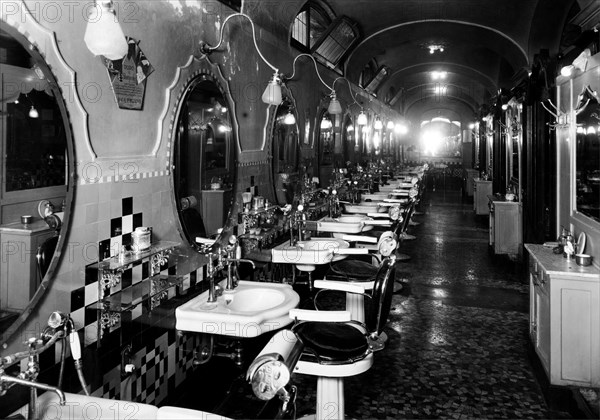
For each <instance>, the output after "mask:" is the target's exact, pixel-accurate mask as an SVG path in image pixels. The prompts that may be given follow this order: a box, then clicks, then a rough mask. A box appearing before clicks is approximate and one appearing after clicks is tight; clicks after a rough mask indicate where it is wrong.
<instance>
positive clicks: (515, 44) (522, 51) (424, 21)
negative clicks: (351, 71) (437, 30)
mask: <svg viewBox="0 0 600 420" xmlns="http://www.w3.org/2000/svg"><path fill="white" fill-rule="evenodd" d="M431 23H454V24H457V25H465V26H472V27H476V28H480V29H484V30H486V31H490V32H494V33H495V34H497V35H499V36H500V37H502V38H504V39H506V40H508V41H509V43H511V44H513V45H514V46H515V47H516V48H517V49H518V50H519V51H520V52H521V54H522V55H523V58H524V59H525V62H526V63H527V65H529V55H528V54H527V52H526V51H525V49H524V48H523V47H522V46H521V44H519V43H518V42H517V41H515V40H514V39H512V38H511V37H509V36H508V35H506V34H505V33H503V32H501V31H499V30H498V29H495V28H492V27H489V26H486V25H481V24H478V23H473V22H466V21H463V20H455V19H421V20H413V21H409V22H403V23H399V24H397V25H393V26H388V27H387V28H384V29H381V30H379V31H377V32H374V33H372V34H371V35H369V36H367V37H365V38H364V39H362V40H361V41H360V42H359V43H358V44H357V45H356V47H354V48H353V49H352V51H351V52H350V54H349V55H348V58H346V60H345V63H344V74H346V73H347V70H348V68H347V67H348V64H349V63H350V62H351V60H352V57H353V55H354V53H355V52H356V51H358V50H359V49H360V47H361V46H363V44H366V43H367V42H368V41H370V40H371V39H373V38H375V37H377V36H379V35H382V34H384V33H385V32H388V31H392V30H394V29H398V28H401V27H404V26H409V25H418V24H431Z"/></svg>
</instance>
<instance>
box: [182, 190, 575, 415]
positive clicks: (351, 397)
mask: <svg viewBox="0 0 600 420" xmlns="http://www.w3.org/2000/svg"><path fill="white" fill-rule="evenodd" d="M422 210H423V212H424V214H423V215H420V216H418V217H415V219H416V220H419V221H422V222H423V223H421V224H420V225H418V226H415V227H412V228H411V233H412V234H414V235H416V237H417V238H416V239H415V240H414V241H410V242H405V244H404V247H403V250H402V252H403V253H405V254H409V255H411V256H412V259H411V260H410V261H408V262H402V263H400V265H399V267H398V270H399V272H398V274H399V278H400V281H401V284H399V285H398V291H397V292H396V293H395V295H394V299H393V305H392V311H391V315H390V322H389V325H388V328H387V333H388V335H389V342H388V344H387V347H386V348H385V349H384V350H383V351H381V352H379V353H377V354H376V355H375V364H374V366H373V367H372V368H371V369H370V370H369V371H367V372H366V373H364V374H362V375H358V376H355V377H351V378H348V379H347V380H346V381H345V400H346V407H345V412H346V415H347V417H349V418H356V419H365V418H369V419H370V418H382V419H385V418H388V419H397V418H453V419H459V418H469V419H470V418H485V419H491V418H494V419H497V418H503V419H521V418H537V419H539V418H573V417H579V416H578V413H577V412H576V411H573V410H570V409H569V406H568V405H567V404H566V403H565V404H562V403H561V402H560V401H554V403H553V404H552V406H549V405H548V404H547V402H546V399H545V397H544V385H543V384H540V383H539V382H538V380H537V379H536V378H539V377H540V375H539V374H538V375H537V376H536V374H535V373H534V372H536V369H537V368H536V362H535V356H533V355H532V352H531V348H530V346H529V339H528V313H527V311H528V285H527V283H526V272H525V271H524V270H523V264H519V263H517V262H514V261H511V260H510V259H508V258H503V257H499V256H493V255H491V254H490V253H489V251H488V226H487V219H486V218H484V217H482V218H477V217H476V216H475V215H474V213H473V211H472V204H471V203H470V202H468V200H463V197H462V196H461V195H460V193H458V192H447V191H446V192H444V191H437V192H430V193H428V197H427V199H426V200H424V202H423V205H422ZM221 362H222V361H219V363H221ZM223 362H225V363H224V364H221V365H220V366H222V367H221V368H214V366H213V367H212V368H209V367H207V368H205V370H204V371H201V370H199V372H198V375H197V381H199V382H196V384H197V385H198V386H202V387H206V385H201V383H203V382H205V381H206V378H207V377H211V378H212V379H213V380H215V379H216V378H215V376H219V377H221V378H222V379H223V382H228V381H227V379H226V378H228V377H229V378H230V379H229V382H228V383H230V382H231V378H232V377H235V375H237V374H240V373H242V372H237V373H236V372H235V369H233V370H231V369H229V368H228V367H227V362H228V361H223ZM226 371H228V372H226ZM294 383H295V384H296V386H297V387H298V399H297V414H298V416H301V415H304V414H308V413H310V412H314V406H315V386H316V380H315V378H314V377H308V376H304V377H302V376H298V377H295V378H294ZM212 384H213V386H212V387H211V392H213V393H217V394H218V391H215V387H214V382H212ZM227 385H228V384H223V386H222V388H221V389H222V390H223V391H224V390H226V389H227ZM202 389H204V388H202ZM196 391H198V393H196V392H194V394H195V396H196V397H195V398H191V399H186V398H182V399H181V403H182V404H186V403H187V404H189V405H191V406H195V408H202V409H205V410H209V411H214V410H216V411H218V412H219V413H220V414H223V415H226V416H230V417H237V418H240V417H242V418H249V417H256V416H257V411H256V410H257V407H260V404H258V403H257V401H256V400H253V398H252V397H251V396H249V395H248V387H247V386H246V385H245V384H244V382H243V380H238V381H236V382H235V383H234V386H233V387H232V388H231V392H230V394H229V398H227V399H225V400H223V399H221V400H220V401H222V404H219V405H215V401H216V400H218V398H217V399H216V400H215V397H214V396H211V397H208V396H207V397H206V398H205V400H204V401H203V398H202V393H203V391H201V390H200V389H198V388H196ZM211 392H205V395H206V394H210V393H211ZM210 400H212V401H210ZM192 401H193V402H192ZM561 404H562V405H561ZM569 410H570V411H569Z"/></svg>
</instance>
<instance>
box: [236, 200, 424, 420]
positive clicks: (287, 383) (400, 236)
mask: <svg viewBox="0 0 600 420" xmlns="http://www.w3.org/2000/svg"><path fill="white" fill-rule="evenodd" d="M416 191H417V194H413V195H411V197H410V199H409V200H408V202H407V203H406V204H404V205H403V206H402V207H401V208H400V209H399V210H400V213H399V217H398V219H397V220H396V221H394V223H393V224H392V227H391V229H389V230H385V231H378V232H377V231H375V232H374V231H370V232H369V234H368V235H366V236H365V237H366V238H367V237H370V238H373V237H376V238H377V240H376V245H374V246H372V247H369V246H365V249H366V251H367V252H365V257H367V258H362V259H361V258H352V259H344V260H340V261H337V262H335V263H331V264H330V267H329V270H328V272H327V274H326V275H325V278H324V279H323V280H315V281H314V289H315V290H316V293H315V295H314V298H313V303H314V308H315V309H314V310H306V309H294V310H292V311H290V318H291V319H292V320H293V321H294V323H293V326H292V327H291V328H290V329H285V330H282V331H280V332H278V333H277V334H276V335H275V336H274V337H273V339H272V340H271V341H270V342H269V343H268V344H267V346H265V348H264V349H263V350H262V351H261V352H260V354H259V355H258V356H257V357H256V358H255V359H254V361H253V363H252V364H251V365H250V367H249V369H248V370H247V380H248V381H249V382H250V383H251V384H252V388H253V392H254V394H255V395H256V396H257V397H259V398H260V399H263V400H271V399H273V398H275V397H278V398H279V400H280V402H281V406H280V409H279V412H278V415H277V416H276V417H280V418H284V417H288V418H289V417H294V415H295V410H294V400H295V394H296V389H295V387H294V386H293V385H292V383H291V381H292V375H294V374H304V375H311V376H316V377H317V396H316V414H315V417H314V418H316V419H324V418H327V419H338V420H342V419H344V415H345V409H344V378H345V377H350V376H354V375H359V374H361V373H364V372H366V371H367V370H368V369H370V368H371V366H372V365H373V363H374V358H375V357H374V353H376V352H378V351H381V350H384V348H385V343H386V341H387V336H386V334H385V332H384V327H385V325H386V323H387V319H388V316H389V313H390V309H391V303H392V295H393V292H394V287H395V283H396V266H397V264H398V263H399V262H400V261H406V260H408V259H409V257H408V256H406V255H405V254H402V253H401V252H400V251H401V249H402V244H403V243H404V242H405V241H406V240H410V239H414V236H413V237H412V238H409V239H406V235H407V229H408V228H409V226H411V220H412V216H413V214H414V212H415V207H416V205H417V204H418V203H419V200H420V197H421V193H422V190H420V189H417V190H416ZM355 239H356V238H355ZM366 242H367V243H371V242H372V239H366ZM329 291H338V292H345V293H346V310H342V311H339V310H333V311H332V310H320V307H321V306H322V305H320V303H319V302H320V300H321V297H322V296H324V294H326V293H327V292H329ZM365 301H368V302H365Z"/></svg>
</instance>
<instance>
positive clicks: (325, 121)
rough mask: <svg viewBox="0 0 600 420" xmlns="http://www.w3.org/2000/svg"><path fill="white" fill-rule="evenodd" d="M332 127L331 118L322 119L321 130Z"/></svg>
mask: <svg viewBox="0 0 600 420" xmlns="http://www.w3.org/2000/svg"><path fill="white" fill-rule="evenodd" d="M332 127H333V123H332V122H331V120H330V119H329V118H327V117H323V119H322V120H321V130H329V129H330V128H332Z"/></svg>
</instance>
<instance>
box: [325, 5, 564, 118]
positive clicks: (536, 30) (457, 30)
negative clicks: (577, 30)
mask: <svg viewBox="0 0 600 420" xmlns="http://www.w3.org/2000/svg"><path fill="white" fill-rule="evenodd" d="M327 1H328V3H329V4H330V5H331V6H332V8H333V10H335V11H336V13H337V14H338V15H345V16H347V17H349V18H350V19H352V20H354V21H355V22H357V24H358V25H359V27H360V29H361V33H362V39H361V41H360V42H359V43H358V44H357V45H356V47H355V48H354V49H353V50H352V51H350V52H349V54H348V56H347V58H346V61H345V67H344V70H345V71H344V73H345V76H346V77H348V78H349V79H350V80H351V81H353V82H355V83H358V81H359V76H360V74H361V72H362V70H363V69H364V68H365V66H366V65H367V64H368V63H370V62H373V61H375V62H376V63H377V64H378V65H379V66H386V67H388V69H389V72H388V76H387V78H386V79H385V80H384V81H383V83H382V84H381V85H380V87H379V89H378V90H377V92H376V94H377V96H378V97H380V98H382V99H383V98H391V97H395V98H396V99H397V100H396V101H395V103H394V105H393V107H394V108H395V109H397V110H398V111H400V112H403V113H404V112H405V113H407V116H408V114H410V115H412V116H414V117H415V118H416V115H415V113H418V112H427V111H428V110H433V109H436V110H437V109H439V106H440V103H439V97H436V95H435V94H433V92H434V90H433V88H435V85H436V83H437V84H438V85H439V84H443V83H446V84H447V89H446V90H447V91H448V93H449V94H448V96H447V97H446V98H444V100H446V101H448V104H447V106H448V107H449V108H450V109H455V110H456V111H457V112H458V111H460V112H462V113H464V118H472V116H473V115H472V114H474V112H475V110H477V109H479V107H480V106H481V105H483V104H485V103H486V102H488V101H489V100H490V99H491V98H492V97H493V96H494V95H495V94H496V92H497V91H498V89H500V88H508V89H510V88H511V87H513V84H514V80H515V75H518V74H523V71H524V70H527V69H529V68H530V64H531V63H532V62H533V57H534V55H536V54H538V53H539V52H540V49H542V48H543V49H548V50H549V51H550V54H552V53H554V54H555V53H556V52H557V51H556V50H557V48H558V42H559V40H560V33H561V32H562V29H563V26H564V24H565V16H566V15H567V14H568V12H569V10H570V8H571V6H572V5H573V3H574V2H575V1H576V0H502V1H497V0H393V1H392V0H385V1H373V0H352V1H350V0H327ZM432 43H433V44H439V45H443V46H444V52H436V53H434V54H429V50H428V49H427V45H429V44H432ZM434 70H438V71H447V78H446V79H444V80H443V81H442V80H440V81H437V82H436V81H433V80H432V79H431V72H432V71H434ZM390 92H391V93H390ZM394 92H399V94H398V95H396V94H394ZM438 96H439V95H438ZM436 101H437V102H436Z"/></svg>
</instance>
